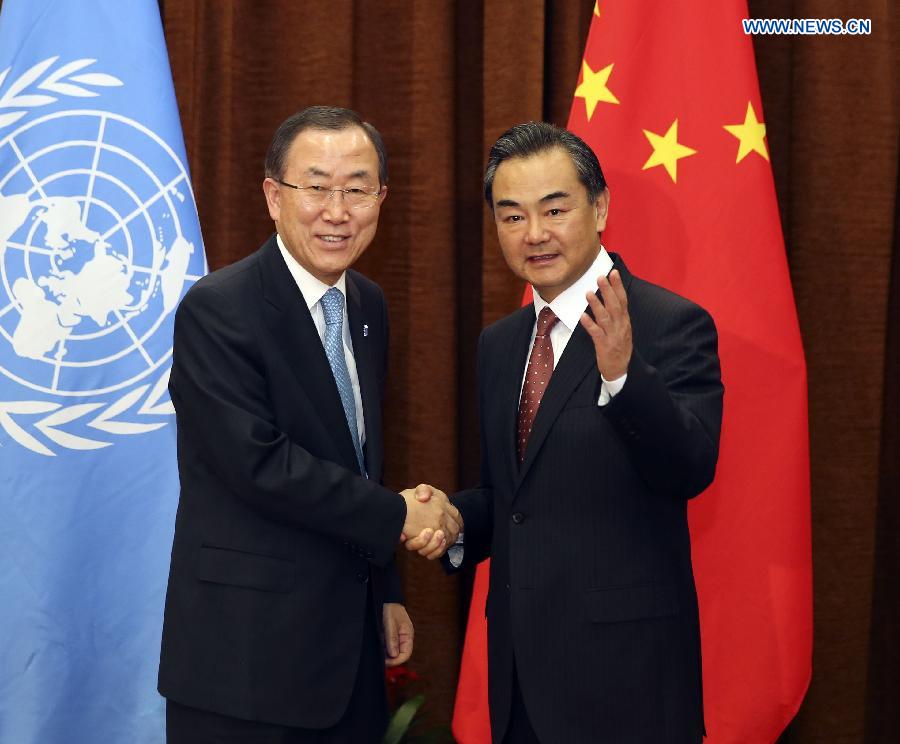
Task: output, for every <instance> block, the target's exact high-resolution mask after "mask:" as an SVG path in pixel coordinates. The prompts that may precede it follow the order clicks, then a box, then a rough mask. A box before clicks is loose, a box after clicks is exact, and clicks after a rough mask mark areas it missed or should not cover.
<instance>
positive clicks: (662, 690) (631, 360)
mask: <svg viewBox="0 0 900 744" xmlns="http://www.w3.org/2000/svg"><path fill="white" fill-rule="evenodd" d="M485 196H486V198H487V202H488V205H489V206H490V208H491V209H492V211H493V214H494V219H495V222H496V225H497V233H498V236H499V239H500V246H501V248H502V250H503V254H504V257H505V259H506V261H507V263H508V264H509V266H510V268H511V269H512V271H513V272H514V273H515V274H516V275H518V276H519V277H521V278H522V279H524V280H525V281H527V282H529V283H530V284H531V285H532V287H533V289H534V303H533V304H530V305H528V306H526V307H524V308H522V309H521V310H519V311H518V312H515V313H513V314H512V315H510V316H508V317H506V318H504V319H503V320H500V321H499V322H497V323H495V324H493V325H491V326H490V327H488V328H486V329H485V331H484V332H483V334H482V336H481V340H480V342H479V349H478V385H479V388H478V390H479V405H480V415H481V445H482V476H481V477H482V480H481V484H480V486H479V487H478V488H475V489H472V490H468V491H463V492H461V493H458V494H456V495H454V496H453V497H452V501H453V502H454V503H455V504H456V506H457V507H459V510H460V512H461V513H462V516H463V520H464V524H465V527H464V537H463V539H462V540H461V544H457V545H456V546H454V547H452V548H451V549H450V552H449V555H448V556H446V557H445V559H444V560H445V565H446V566H448V567H449V568H451V569H452V568H459V567H461V566H463V565H467V564H472V563H476V562H478V561H481V560H483V559H485V558H487V557H490V558H491V568H490V591H489V594H488V599H487V608H486V614H487V621H488V662H489V663H488V668H489V698H490V711H491V728H492V732H493V739H494V741H495V742H501V741H505V742H511V743H514V744H520V743H521V742H538V741H540V742H543V743H544V744H554V743H555V742H559V743H560V744H578V743H581V744H589V743H594V742H596V743H602V744H613V743H615V744H643V743H646V744H676V743H677V744H688V743H690V744H696V743H697V742H700V741H701V739H702V736H703V732H704V727H703V709H702V691H701V680H700V676H701V673H700V637H699V624H698V612H697V598H696V593H695V590H694V581H693V574H692V571H691V550H690V538H689V534H688V524H687V515H686V508H687V500H688V499H690V498H691V497H693V496H696V495H697V494H699V493H700V492H701V491H702V490H703V489H704V488H705V487H706V486H707V485H709V483H710V482H711V481H712V478H713V474H714V471H715V466H716V459H717V456H718V443H719V427H720V422H721V415H722V393H723V388H722V384H721V380H720V373H719V361H718V356H717V350H716V349H717V337H716V330H715V326H714V325H713V321H712V319H711V318H710V316H709V315H708V314H707V313H706V311H704V310H703V309H702V308H700V307H698V306H697V305H695V304H693V303H692V302H690V301H688V300H686V299H684V298H682V297H679V296H677V295H675V294H673V293H671V292H669V291H667V290H665V289H662V288H660V287H658V286H655V285H653V284H650V283H649V282H646V281H643V280H641V279H639V278H638V277H636V276H634V275H632V274H631V273H630V272H629V271H628V269H627V268H626V267H625V264H624V262H623V261H622V259H621V258H619V257H618V256H616V255H615V254H607V252H606V250H605V249H604V248H603V247H602V246H601V244H600V233H601V232H602V231H603V229H604V227H605V225H606V219H607V212H608V208H609V191H608V189H607V188H606V183H605V180H604V178H603V174H602V172H601V169H600V164H599V163H598V161H597V158H596V156H595V155H594V153H593V152H592V151H591V150H590V148H589V147H588V146H587V145H586V144H585V143H584V142H583V141H582V140H581V139H579V138H578V137H576V136H575V135H573V134H571V133H570V132H567V131H565V130H563V129H559V128H556V127H553V126H551V125H549V124H542V123H534V122H532V123H529V124H523V125H519V126H516V127H513V128H512V129H510V130H509V131H507V132H506V133H505V134H503V135H502V136H501V137H500V139H499V140H498V141H497V142H496V144H495V145H494V147H493V148H492V150H491V153H490V156H489V159H488V165H487V171H486V174H485ZM672 250H677V246H673V247H672ZM598 287H599V292H598V291H597V290H598ZM438 493H440V492H438ZM423 546H424V547H423ZM407 547H408V548H409V549H420V550H422V551H423V552H430V551H433V549H434V546H426V545H425V541H424V540H423V539H414V540H410V541H408V543H407ZM432 555H433V553H432Z"/></svg>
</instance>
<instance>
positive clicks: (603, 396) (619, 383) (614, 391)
mask: <svg viewBox="0 0 900 744" xmlns="http://www.w3.org/2000/svg"><path fill="white" fill-rule="evenodd" d="M627 378H628V373H627V372H626V373H625V374H624V375H622V376H621V377H617V378H616V379H615V380H607V379H606V378H605V377H604V376H603V374H602V373H601V374H600V380H601V384H600V397H599V398H598V399H597V405H598V406H605V405H606V404H607V403H609V402H610V401H611V400H612V399H613V398H615V397H616V396H617V395H618V394H619V392H620V391H621V390H622V388H623V387H625V380H626V379H627Z"/></svg>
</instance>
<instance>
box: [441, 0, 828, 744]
mask: <svg viewBox="0 0 900 744" xmlns="http://www.w3.org/2000/svg"><path fill="white" fill-rule="evenodd" d="M598 6H599V7H597V8H595V11H594V18H593V23H592V25H591V29H590V33H589V35H588V40H587V46H586V49H585V54H584V60H583V63H582V69H581V74H580V76H579V84H578V87H577V89H576V92H575V98H574V102H573V105H572V111H571V115H570V118H569V128H570V129H571V130H572V131H574V132H576V133H577V134H579V135H580V136H581V137H582V138H583V139H584V140H585V141H586V142H587V143H588V144H590V145H591V147H592V148H593V149H594V151H595V152H596V153H597V155H598V157H599V159H600V163H601V165H602V166H603V171H604V174H605V175H606V178H607V181H608V183H609V187H610V191H611V195H612V196H611V202H610V210H609V215H610V216H609V221H608V225H607V230H606V232H605V233H604V235H603V243H604V245H605V246H606V248H607V249H608V250H610V251H615V252H617V253H621V254H622V256H623V257H624V258H625V260H626V261H627V262H628V267H629V268H630V269H631V270H632V271H634V273H635V274H637V275H638V276H641V277H643V278H645V279H649V280H650V281H653V282H656V283H657V284H661V285H662V286H664V287H667V288H669V289H671V290H673V291H675V292H678V293H679V294H683V295H685V296H686V297H689V298H691V299H692V300H695V301H696V302H698V303H699V304H701V305H703V306H704V307H706V308H707V309H708V310H709V311H710V312H711V313H712V316H713V318H715V321H716V325H717V326H718V330H719V353H720V356H721V362H722V376H723V381H724V383H725V410H724V419H723V424H722V441H721V449H720V454H719V465H718V469H717V474H716V480H715V483H714V484H713V485H712V486H711V487H710V488H709V489H707V491H706V492H705V493H704V494H703V495H701V496H700V497H699V498H698V499H696V500H694V501H693V502H691V505H690V510H689V516H690V525H691V539H692V546H693V562H694V574H695V577H696V581H697V591H698V595H699V601H700V625H701V638H702V646H703V688H704V706H705V718H706V727H707V732H708V735H709V739H708V741H709V742H711V743H712V744H729V743H732V742H734V743H737V742H740V743H741V744H757V743H759V744H768V743H770V742H773V741H774V740H775V739H776V738H778V736H779V734H780V733H781V732H782V730H783V729H784V727H785V726H786V725H787V723H788V722H789V721H790V720H791V718H792V717H793V716H794V714H795V713H796V712H797V709H798V708H799V706H800V702H801V701H802V699H803V695H804V694H805V692H806V688H807V686H808V684H809V677H810V673H811V656H812V562H811V545H810V506H809V448H808V430H807V408H806V367H805V362H804V357H803V348H802V345H801V340H800V331H799V327H798V323H797V314H796V309H795V306H794V300H793V294H792V291H791V286H790V279H789V276H788V268H787V261H786V256H785V251H784V242H783V238H782V234H781V224H780V220H779V216H778V208H777V204H776V200H775V190H774V185H773V181H772V171H771V166H770V162H769V152H768V147H767V143H766V139H765V123H764V121H765V120H764V117H763V111H762V106H761V103H760V96H759V85H758V82H757V77H756V65H755V60H754V56H753V45H752V40H751V38H750V37H749V36H746V35H745V34H744V32H743V28H742V24H741V19H742V18H746V17H747V5H746V2H745V1H744V0H720V1H719V2H715V3H710V2H708V1H705V0H677V1H675V0H655V1H654V0H645V2H642V3H615V2H609V3H598ZM510 123H511V124H512V123H514V122H510ZM479 568H480V570H479V576H478V578H477V579H476V585H475V593H474V594H473V600H472V609H471V612H470V618H469V627H468V631H467V635H466V650H465V653H464V656H463V668H462V670H461V674H460V683H459V691H458V695H457V704H456V710H455V713H454V733H455V734H456V736H457V739H458V740H459V741H460V742H461V743H462V744H480V743H481V742H488V741H490V733H489V731H490V729H489V727H488V721H487V703H486V700H485V696H486V690H487V684H486V660H485V659H486V657H485V648H486V643H485V635H486V633H485V628H484V624H485V623H484V609H483V608H484V592H485V590H486V580H485V579H486V572H485V571H484V570H483V569H482V567H479ZM476 698H477V699H476Z"/></svg>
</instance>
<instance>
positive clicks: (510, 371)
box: [497, 305, 535, 481]
mask: <svg viewBox="0 0 900 744" xmlns="http://www.w3.org/2000/svg"><path fill="white" fill-rule="evenodd" d="M518 312H519V317H518V318H516V321H515V326H514V328H513V332H512V333H511V334H510V335H509V346H508V347H506V348H505V349H504V350H503V354H501V356H500V357H499V360H498V366H499V367H500V375H499V380H498V386H497V389H498V390H499V391H501V393H500V395H501V399H500V432H501V436H502V437H503V444H502V451H503V459H504V462H505V463H506V466H507V467H508V469H509V473H510V476H511V477H510V480H511V481H515V480H516V476H517V473H518V471H519V462H518V454H517V452H516V436H517V434H518V433H517V427H518V419H519V395H520V393H521V390H522V377H523V375H524V373H525V365H526V363H527V361H528V346H529V343H530V342H531V332H532V330H534V324H535V315H534V305H526V306H525V307H523V308H522V309H521V310H519V311H518Z"/></svg>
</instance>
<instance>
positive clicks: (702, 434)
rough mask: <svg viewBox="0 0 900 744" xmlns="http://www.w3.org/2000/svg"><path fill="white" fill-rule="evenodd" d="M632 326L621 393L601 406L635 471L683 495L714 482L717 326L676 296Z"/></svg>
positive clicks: (718, 409) (718, 410) (719, 392)
mask: <svg viewBox="0 0 900 744" xmlns="http://www.w3.org/2000/svg"><path fill="white" fill-rule="evenodd" d="M653 326H654V327H653V328H652V338H650V339H647V338H638V334H639V333H641V334H642V335H643V336H647V335H650V333H651V330H650V327H649V326H648V327H646V328H645V327H641V328H637V327H636V328H635V347H634V351H633V353H632V357H631V362H630V363H629V365H628V377H627V380H626V382H625V385H624V387H623V388H622V390H621V391H620V392H619V393H618V395H616V396H615V397H614V398H613V399H612V400H611V401H610V403H609V404H608V405H606V406H604V407H602V408H601V409H600V410H601V411H602V412H603V414H604V415H606V416H608V418H609V420H610V422H611V423H612V424H613V425H614V426H615V428H616V430H617V431H618V433H619V435H620V436H621V439H622V441H623V442H624V443H625V446H626V448H627V449H628V452H629V453H630V456H631V458H632V461H633V462H634V464H635V467H636V468H637V470H638V472H640V473H641V476H642V477H643V478H644V480H645V481H646V482H647V483H648V484H649V485H650V486H651V487H652V488H653V489H654V490H656V491H658V492H660V493H665V494H667V495H671V496H674V497H677V498H681V499H689V498H692V497H694V496H696V495H698V494H699V493H700V492H701V491H703V489H705V488H706V487H707V486H708V485H709V484H710V483H711V482H712V480H713V477H714V475H715V470H716V461H717V460H718V455H719V431H720V428H721V423H722V397H723V387H722V381H721V373H720V369H719V357H718V351H717V347H718V337H717V334H716V328H715V324H714V323H713V320H712V318H711V317H710V315H709V314H708V313H707V312H706V311H705V310H703V309H702V308H700V307H698V306H697V305H694V304H693V303H688V302H686V301H680V302H679V303H677V304H675V305H674V307H672V308H667V310H666V312H664V313H662V312H661V313H658V314H656V315H655V316H654V318H653Z"/></svg>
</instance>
